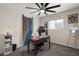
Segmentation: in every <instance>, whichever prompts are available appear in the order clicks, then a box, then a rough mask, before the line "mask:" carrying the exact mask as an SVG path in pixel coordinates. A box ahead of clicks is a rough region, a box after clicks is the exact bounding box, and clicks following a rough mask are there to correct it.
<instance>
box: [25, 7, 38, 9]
mask: <svg viewBox="0 0 79 59" xmlns="http://www.w3.org/2000/svg"><path fill="white" fill-rule="evenodd" d="M25 8H27V9H35V10H39V9H38V8H32V7H25Z"/></svg>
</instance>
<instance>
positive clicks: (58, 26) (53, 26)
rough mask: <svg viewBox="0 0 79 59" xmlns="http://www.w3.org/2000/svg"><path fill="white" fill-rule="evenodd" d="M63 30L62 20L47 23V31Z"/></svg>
mask: <svg viewBox="0 0 79 59" xmlns="http://www.w3.org/2000/svg"><path fill="white" fill-rule="evenodd" d="M63 28H64V20H63V19H58V20H52V21H49V22H48V29H49V30H55V29H63Z"/></svg>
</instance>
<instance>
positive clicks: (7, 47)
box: [4, 35, 12, 55]
mask: <svg viewBox="0 0 79 59" xmlns="http://www.w3.org/2000/svg"><path fill="white" fill-rule="evenodd" d="M11 52H12V35H5V37H4V55H7V54H10V53H11Z"/></svg>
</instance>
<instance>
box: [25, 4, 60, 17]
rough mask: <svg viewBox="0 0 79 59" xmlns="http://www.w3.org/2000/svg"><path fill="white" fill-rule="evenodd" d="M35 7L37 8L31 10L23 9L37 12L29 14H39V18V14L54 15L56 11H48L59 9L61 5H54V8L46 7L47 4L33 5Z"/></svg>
mask: <svg viewBox="0 0 79 59" xmlns="http://www.w3.org/2000/svg"><path fill="white" fill-rule="evenodd" d="M35 5H36V6H37V7H38V8H32V7H25V8H27V9H34V10H37V11H33V12H31V13H30V14H32V13H36V12H39V13H38V16H39V15H40V14H41V13H44V14H45V15H48V14H47V12H53V13H55V12H56V11H53V10H50V9H52V8H57V7H60V6H61V5H55V6H50V7H47V6H48V5H49V3H35Z"/></svg>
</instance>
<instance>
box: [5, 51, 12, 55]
mask: <svg viewBox="0 0 79 59" xmlns="http://www.w3.org/2000/svg"><path fill="white" fill-rule="evenodd" d="M10 53H12V51H9V52H5V53H4V55H7V54H10Z"/></svg>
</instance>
